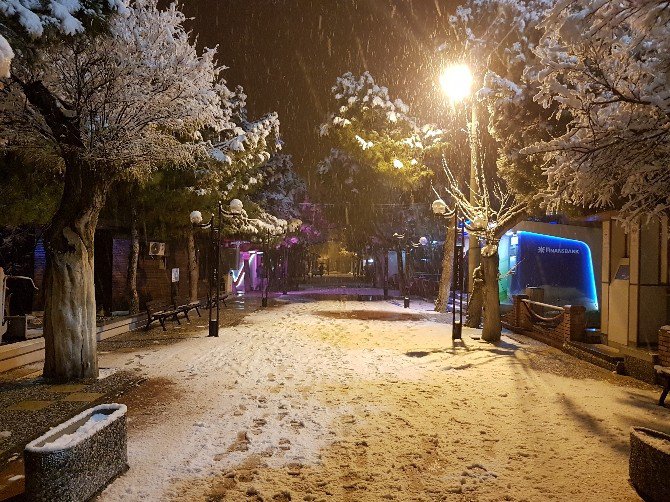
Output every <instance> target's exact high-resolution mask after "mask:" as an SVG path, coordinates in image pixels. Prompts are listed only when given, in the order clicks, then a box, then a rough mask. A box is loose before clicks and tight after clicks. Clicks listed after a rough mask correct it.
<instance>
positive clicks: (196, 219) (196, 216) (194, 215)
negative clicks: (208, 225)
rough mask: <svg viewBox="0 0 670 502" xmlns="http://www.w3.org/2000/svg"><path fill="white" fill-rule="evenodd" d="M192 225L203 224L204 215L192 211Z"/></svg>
mask: <svg viewBox="0 0 670 502" xmlns="http://www.w3.org/2000/svg"><path fill="white" fill-rule="evenodd" d="M190 218H191V223H193V224H194V225H200V224H201V223H202V213H201V212H200V211H191V215H190Z"/></svg>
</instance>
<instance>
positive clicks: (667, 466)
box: [629, 427, 670, 502]
mask: <svg viewBox="0 0 670 502" xmlns="http://www.w3.org/2000/svg"><path fill="white" fill-rule="evenodd" d="M629 473H630V481H631V483H632V484H633V486H634V487H635V489H636V490H637V491H638V493H639V494H640V495H641V496H642V498H643V499H644V500H646V501H647V502H667V501H668V500H670V436H668V435H667V434H663V433H662V432H658V431H655V430H652V429H646V428H644V427H634V428H633V429H632V430H631V433H630V462H629Z"/></svg>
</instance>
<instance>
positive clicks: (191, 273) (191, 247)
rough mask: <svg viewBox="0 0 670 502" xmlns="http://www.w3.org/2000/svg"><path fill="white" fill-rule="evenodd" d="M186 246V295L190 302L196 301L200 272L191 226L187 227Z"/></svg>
mask: <svg viewBox="0 0 670 502" xmlns="http://www.w3.org/2000/svg"><path fill="white" fill-rule="evenodd" d="M186 238H187V247H188V296H189V300H190V301H192V302H197V301H198V282H199V281H200V274H199V270H198V257H197V255H196V252H195V233H194V232H193V228H189V229H188V234H187V236H186Z"/></svg>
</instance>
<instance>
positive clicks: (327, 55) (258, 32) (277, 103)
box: [182, 0, 458, 175]
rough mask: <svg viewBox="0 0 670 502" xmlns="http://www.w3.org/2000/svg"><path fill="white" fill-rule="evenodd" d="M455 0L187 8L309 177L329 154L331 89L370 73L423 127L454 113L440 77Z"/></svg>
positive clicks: (224, 3)
mask: <svg viewBox="0 0 670 502" xmlns="http://www.w3.org/2000/svg"><path fill="white" fill-rule="evenodd" d="M456 4H458V2H457V1H454V0H192V1H187V2H185V3H184V5H183V6H182V7H183V10H184V12H185V13H186V14H187V15H188V16H189V17H193V18H195V19H194V20H193V21H191V22H190V23H189V26H190V27H191V28H192V30H193V32H194V33H197V34H199V43H200V44H201V45H206V46H214V45H218V46H219V62H220V63H221V64H224V65H226V66H228V67H230V68H229V69H228V70H226V72H225V78H226V80H227V82H228V86H229V87H230V88H231V89H233V88H234V87H235V86H236V85H238V84H239V85H242V86H243V87H244V89H245V91H246V93H247V94H248V96H249V99H248V108H249V112H250V116H251V117H252V118H253V117H258V116H260V115H262V114H263V113H265V112H268V111H277V112H278V113H279V117H280V120H281V123H282V137H283V139H284V141H285V142H286V145H285V149H284V151H285V153H290V154H293V156H294V163H295V164H296V168H297V169H298V171H299V172H300V173H301V174H303V175H306V174H307V173H308V172H309V171H310V170H313V168H314V165H315V164H316V162H318V160H320V159H321V158H322V157H323V156H324V154H325V153H327V146H326V145H325V144H324V142H323V141H322V140H320V138H319V136H318V134H317V132H316V129H317V126H318V125H319V123H320V122H321V121H322V119H323V117H324V116H325V115H326V113H327V112H328V110H329V107H331V108H332V106H333V102H332V100H330V99H329V97H330V87H331V86H332V85H333V84H334V82H335V78H336V77H337V76H339V75H341V74H342V73H344V72H346V71H351V72H353V73H354V74H356V75H358V74H360V73H362V72H363V71H365V70H369V71H370V72H371V73H372V75H373V76H374V77H375V79H376V80H377V82H378V83H380V84H382V85H386V86H387V87H389V91H390V93H391V97H392V98H394V99H395V98H396V97H400V98H401V99H403V101H405V102H406V103H407V104H409V105H410V107H411V108H412V114H413V115H415V116H418V117H419V118H420V119H421V120H424V121H432V122H437V123H439V122H440V117H441V115H442V114H443V113H445V111H446V107H445V103H444V100H443V98H442V96H441V95H440V93H439V89H438V88H437V75H438V73H439V70H440V68H441V67H442V65H443V63H444V62H445V58H446V57H449V56H447V55H446V52H438V51H437V47H438V46H440V45H441V44H443V43H444V42H445V41H446V40H447V39H448V27H447V17H448V15H449V13H450V12H451V10H452V9H453V7H454V6H455V5H456Z"/></svg>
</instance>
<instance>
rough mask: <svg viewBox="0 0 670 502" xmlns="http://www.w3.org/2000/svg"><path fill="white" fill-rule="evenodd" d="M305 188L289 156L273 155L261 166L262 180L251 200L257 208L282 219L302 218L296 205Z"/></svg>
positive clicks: (301, 197) (301, 198)
mask: <svg viewBox="0 0 670 502" xmlns="http://www.w3.org/2000/svg"><path fill="white" fill-rule="evenodd" d="M306 190H307V187H306V185H305V182H304V180H303V179H302V178H301V177H300V176H299V175H298V174H297V173H296V171H295V169H294V167H293V159H292V157H291V156H290V155H285V154H275V155H273V156H272V157H271V158H270V160H268V162H267V163H265V165H264V166H263V180H262V181H261V187H260V188H259V190H258V192H257V193H256V194H254V195H253V196H252V199H253V200H254V201H255V202H256V203H258V205H259V206H261V207H263V208H265V209H266V210H267V211H269V212H270V213H272V214H275V215H278V216H280V217H282V218H284V219H291V218H300V217H302V214H301V211H300V207H299V206H298V203H299V202H301V201H302V200H303V199H304V197H305V193H306Z"/></svg>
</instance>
